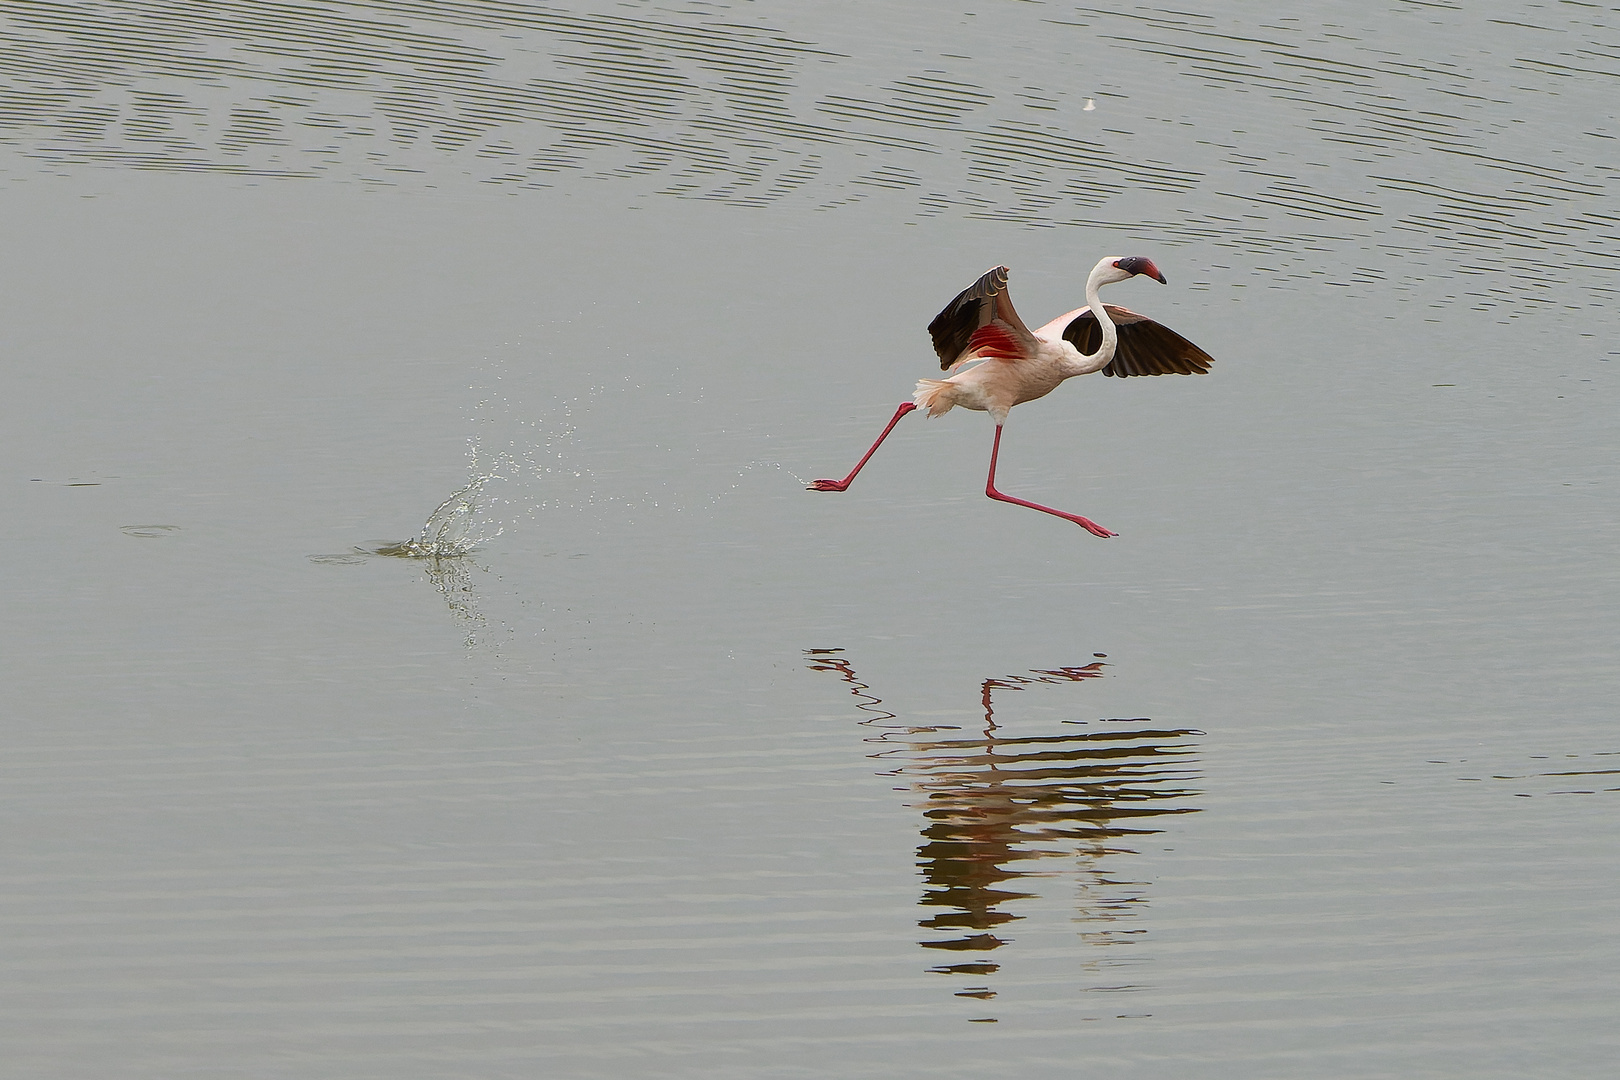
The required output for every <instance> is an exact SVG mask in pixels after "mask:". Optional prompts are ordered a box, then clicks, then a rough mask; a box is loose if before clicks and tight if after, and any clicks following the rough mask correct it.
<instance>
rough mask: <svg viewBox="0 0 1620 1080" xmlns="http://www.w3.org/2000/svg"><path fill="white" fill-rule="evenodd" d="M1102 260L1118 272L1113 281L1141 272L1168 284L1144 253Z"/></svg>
mask: <svg viewBox="0 0 1620 1080" xmlns="http://www.w3.org/2000/svg"><path fill="white" fill-rule="evenodd" d="M1103 261H1104V262H1106V263H1108V265H1109V266H1110V267H1111V268H1112V269H1113V270H1115V271H1116V272H1118V274H1119V276H1118V277H1116V278H1114V280H1115V281H1124V280H1125V279H1126V278H1130V277H1135V276H1136V275H1137V274H1142V275H1144V276H1145V277H1150V278H1152V279H1153V280H1154V281H1157V282H1158V283H1159V284H1160V285H1168V284H1169V282H1168V281H1166V280H1164V275H1163V274H1161V273H1160V272H1159V268H1158V267H1157V266H1155V265H1153V260H1152V259H1149V258H1147V257H1146V256H1144V255H1126V256H1124V257H1123V258H1113V257H1110V258H1108V259H1105V260H1103Z"/></svg>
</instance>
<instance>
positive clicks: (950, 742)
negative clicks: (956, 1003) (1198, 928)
mask: <svg viewBox="0 0 1620 1080" xmlns="http://www.w3.org/2000/svg"><path fill="white" fill-rule="evenodd" d="M841 652H842V650H837V649H825V650H812V651H811V653H810V660H811V663H810V666H811V668H813V669H815V670H818V671H833V672H836V673H838V675H839V676H840V677H841V678H842V679H843V680H844V681H845V682H846V683H848V684H849V685H850V691H851V693H852V694H854V695H855V696H856V699H857V701H858V702H860V704H859V705H858V708H860V709H861V710H862V711H863V712H865V713H866V714H867V717H868V718H867V719H865V720H863V721H862V723H865V724H869V723H871V722H872V714H873V713H874V712H877V711H878V710H879V709H881V708H882V705H881V702H880V700H879V699H878V698H876V697H875V696H874V695H872V694H871V692H870V689H869V687H867V685H866V684H865V683H862V682H860V681H859V679H858V677H857V676H856V674H855V670H854V668H853V666H852V665H851V664H850V661H849V660H847V659H845V658H844V657H842V656H840V655H838V654H839V653H841ZM1103 667H1104V665H1103V664H1102V663H1101V662H1098V663H1092V664H1085V665H1080V666H1075V667H1061V668H1050V669H1045V670H1035V671H1030V672H1027V673H1026V674H1023V675H1007V676H1003V677H1001V678H997V679H986V680H984V681H983V683H981V702H980V703H981V705H982V706H983V708H984V720H985V726H984V730H983V732H982V733H981V734H979V735H977V736H966V735H965V734H964V733H962V732H961V730H960V729H954V730H948V729H942V728H937V727H936V728H918V727H908V726H906V725H905V724H903V723H901V722H899V719H900V718H899V717H898V716H897V715H896V714H894V713H891V712H887V711H886V710H885V711H884V712H883V713H882V716H883V717H884V718H887V719H890V720H893V721H896V722H895V723H892V724H885V725H883V727H884V729H885V730H884V737H883V738H881V739H880V740H878V741H881V742H883V743H884V744H885V745H887V746H888V747H889V749H887V750H885V751H884V752H883V753H882V754H880V755H875V756H879V757H882V758H883V759H884V760H885V761H888V762H890V763H895V764H898V765H899V768H898V769H897V770H896V771H894V772H891V773H887V774H885V775H889V776H905V777H908V778H910V781H911V784H910V789H911V791H912V792H914V793H915V794H916V795H918V796H920V801H919V802H918V803H917V804H916V805H917V806H918V807H919V808H920V809H921V810H922V812H923V818H924V823H923V828H922V843H921V844H920V845H919V846H918V849H917V856H918V859H917V861H918V865H919V867H920V868H921V870H922V874H923V879H924V882H925V886H924V892H923V895H922V898H921V900H920V901H919V903H920V905H921V906H922V907H923V908H925V909H928V910H929V911H930V914H929V915H928V917H927V918H924V919H922V920H920V921H919V925H920V926H922V927H924V928H926V929H928V930H931V931H935V932H936V934H937V935H938V936H936V937H934V938H932V939H931V940H927V941H922V942H920V943H919V944H921V945H922V946H923V947H924V948H927V949H937V950H943V951H945V952H949V953H957V954H960V953H974V954H983V953H986V952H989V951H992V950H994V949H998V948H1000V947H1001V946H1002V945H1005V944H1006V941H1005V940H1003V939H1002V938H1000V937H998V936H996V933H995V931H996V929H997V928H998V927H1000V926H1001V925H1002V924H1003V923H1006V922H1009V921H1012V920H1015V919H1020V918H1022V917H1023V916H1021V915H1018V914H1016V913H1014V912H1012V911H1008V910H1005V906H1006V905H1007V904H1009V903H1011V902H1013V901H1016V900H1022V899H1026V898H1029V897H1032V896H1034V895H1035V893H1034V892H1033V891H1025V890H1032V889H1033V887H1034V886H1035V884H1036V883H1037V882H1038V881H1039V880H1041V879H1042V878H1046V877H1050V876H1052V870H1051V869H1050V866H1051V864H1050V863H1046V866H1047V867H1048V868H1047V869H1040V868H1037V866H1036V865H1035V864H1037V863H1042V862H1044V861H1045V860H1049V859H1051V858H1054V857H1067V858H1071V859H1072V858H1074V857H1075V856H1081V857H1082V859H1083V861H1082V862H1081V863H1080V864H1079V865H1078V866H1077V868H1076V869H1077V872H1078V876H1079V879H1080V884H1081V892H1082V896H1083V897H1090V899H1083V900H1082V903H1081V912H1080V914H1081V915H1082V916H1083V917H1084V918H1085V920H1086V921H1088V922H1093V923H1100V924H1103V925H1105V926H1106V924H1108V923H1111V922H1113V921H1114V920H1117V919H1121V918H1129V917H1130V916H1131V915H1132V914H1133V913H1134V912H1135V911H1136V910H1138V909H1139V906H1140V902H1141V900H1142V898H1143V897H1142V893H1141V888H1140V887H1139V886H1138V885H1136V884H1135V883H1133V882H1131V881H1129V880H1128V879H1127V880H1122V878H1121V875H1119V874H1118V872H1117V870H1118V867H1117V866H1115V865H1114V863H1113V860H1111V859H1109V857H1110V856H1116V855H1125V854H1129V853H1130V852H1131V849H1130V847H1128V846H1127V844H1128V839H1127V838H1129V837H1132V836H1146V835H1150V834H1152V833H1156V832H1158V831H1159V829H1158V828H1156V827H1154V824H1153V823H1151V822H1150V821H1149V820H1148V819H1150V818H1155V817H1160V816H1163V815H1167V814H1190V813H1194V812H1196V811H1197V809H1198V808H1197V807H1196V806H1191V805H1188V800H1190V799H1191V798H1192V797H1193V796H1195V795H1197V794H1198V792H1197V791H1196V790H1195V789H1194V788H1192V787H1190V786H1189V783H1190V782H1191V781H1192V780H1193V779H1194V778H1195V777H1196V775H1197V773H1196V771H1195V769H1194V766H1193V759H1192V754H1193V753H1194V747H1193V745H1192V742H1191V738H1192V737H1193V736H1196V735H1199V734H1201V732H1197V731H1193V730H1191V729H1186V728H1161V727H1157V726H1155V725H1154V723H1153V721H1152V720H1149V719H1145V718H1143V719H1137V720H1116V721H1103V722H1102V724H1103V725H1106V726H1098V727H1095V728H1093V727H1090V726H1089V725H1088V726H1087V727H1085V728H1065V729H1062V730H1061V731H1060V732H1059V733H1056V734H1035V735H1020V736H1012V735H1010V734H1008V735H1003V734H1002V733H1001V732H1002V731H1003V730H1004V729H1003V728H1002V726H1001V725H999V724H998V723H997V722H996V719H995V710H994V706H993V704H992V702H991V695H992V693H994V692H995V691H1009V690H1023V689H1028V688H1032V687H1034V686H1037V685H1043V684H1044V685H1053V684H1059V683H1079V682H1089V681H1091V680H1093V679H1097V678H1100V677H1101V676H1102V674H1103V670H1102V669H1103ZM1103 859H1108V860H1109V861H1108V863H1107V866H1108V869H1107V870H1106V871H1105V870H1104V869H1103V868H1102V866H1101V865H1099V862H1098V860H1103ZM1111 933H1113V932H1112V931H1109V930H1106V929H1105V930H1101V931H1097V930H1094V931H1093V934H1102V935H1110V934H1111ZM1104 940H1106V937H1105V938H1104ZM960 961H961V962H956V963H947V964H943V965H940V966H937V967H934V968H933V969H932V970H934V971H937V972H942V973H946V974H953V975H975V976H983V975H989V974H991V973H993V972H995V971H996V970H997V969H998V966H999V965H997V964H995V963H992V962H989V960H988V958H976V959H972V960H969V958H967V957H960ZM958 996H960V997H972V998H981V999H982V998H989V997H993V996H994V992H993V991H991V990H990V989H989V988H988V987H976V988H971V989H969V990H965V991H963V992H962V993H960V994H959V995H958Z"/></svg>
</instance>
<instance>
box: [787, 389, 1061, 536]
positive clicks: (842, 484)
mask: <svg viewBox="0 0 1620 1080" xmlns="http://www.w3.org/2000/svg"><path fill="white" fill-rule="evenodd" d="M916 407H917V403H916V402H914V401H902V402H901V403H900V407H899V408H898V409H896V410H894V417H893V418H892V419H891V420H890V421H889V426H888V427H886V428H884V429H883V434H881V435H879V436H878V437H877V442H875V443H873V444H872V446H871V448H870V449H869V450H867V451H866V455H865V456H864V457H862V458H861V460H859V461H857V462H856V463H855V467H854V468H853V469H851V470H849V475H848V476H846V477H844V478H843V479H842V480H812V481H810V485H809V490H811V491H844V490H846V489H847V488H848V487H849V485H850V481H852V480H854V479H855V474H856V473H858V472H860V471H861V469H862V468H863V467H865V465H866V462H867V461H868V460H869V459H870V458H871V456H872V455H873V454H875V453H877V448H878V447H880V446H882V445H883V440H884V439H887V438H888V437H889V432H891V431H893V430H894V425H896V424H898V423H899V422H900V418H901V417H902V416H904V415H906V413H908V412H910V411H911V410H912V409H915V408H916ZM1054 512H1055V511H1054Z"/></svg>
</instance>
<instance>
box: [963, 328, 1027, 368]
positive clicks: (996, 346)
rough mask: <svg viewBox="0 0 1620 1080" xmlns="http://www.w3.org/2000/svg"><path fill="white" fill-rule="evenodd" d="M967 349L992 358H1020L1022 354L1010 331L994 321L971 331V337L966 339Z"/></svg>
mask: <svg viewBox="0 0 1620 1080" xmlns="http://www.w3.org/2000/svg"><path fill="white" fill-rule="evenodd" d="M968 351H969V352H970V353H973V354H976V355H978V356H988V357H989V358H990V359H992V360H1021V359H1023V356H1024V350H1023V349H1022V348H1021V347H1020V346H1019V344H1018V339H1017V338H1016V337H1014V336H1013V334H1012V331H1010V330H1008V329H1007V328H1006V327H1004V326H997V325H996V324H995V323H990V324H989V325H987V326H981V327H979V328H978V329H977V330H975V331H973V337H972V338H971V339H969V341H968Z"/></svg>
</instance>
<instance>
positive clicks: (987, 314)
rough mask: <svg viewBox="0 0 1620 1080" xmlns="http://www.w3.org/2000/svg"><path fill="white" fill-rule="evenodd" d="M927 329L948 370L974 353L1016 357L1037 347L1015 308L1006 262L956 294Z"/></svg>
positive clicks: (973, 355)
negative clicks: (1009, 291)
mask: <svg viewBox="0 0 1620 1080" xmlns="http://www.w3.org/2000/svg"><path fill="white" fill-rule="evenodd" d="M928 333H929V336H931V337H932V338H933V339H934V351H935V352H937V353H938V354H939V366H940V368H941V369H942V370H945V371H949V370H950V369H951V368H952V367H954V366H956V365H957V364H959V363H961V362H962V361H963V360H966V359H970V358H972V357H978V356H988V357H993V358H995V359H998V360H1016V359H1018V358H1019V357H1021V356H1029V355H1031V354H1032V353H1033V351H1034V349H1035V337H1034V335H1033V334H1031V333H1030V332H1029V328H1028V327H1026V326H1025V325H1024V320H1023V319H1020V318H1019V317H1018V312H1016V311H1014V310H1013V305H1012V297H1011V296H1010V295H1009V294H1008V292H1007V268H1006V267H1005V266H998V267H996V268H995V269H993V270H989V271H986V272H985V275H984V276H983V277H981V278H980V279H979V280H978V281H975V282H974V283H973V284H972V285H970V286H969V287H968V288H966V289H963V290H962V292H960V293H959V294H957V297H956V299H955V300H952V301H951V302H950V303H949V304H946V305H945V310H944V311H942V312H940V313H939V314H938V315H936V316H934V321H933V322H931V323H929V324H928Z"/></svg>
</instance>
